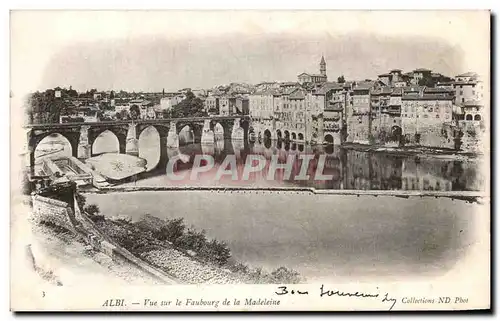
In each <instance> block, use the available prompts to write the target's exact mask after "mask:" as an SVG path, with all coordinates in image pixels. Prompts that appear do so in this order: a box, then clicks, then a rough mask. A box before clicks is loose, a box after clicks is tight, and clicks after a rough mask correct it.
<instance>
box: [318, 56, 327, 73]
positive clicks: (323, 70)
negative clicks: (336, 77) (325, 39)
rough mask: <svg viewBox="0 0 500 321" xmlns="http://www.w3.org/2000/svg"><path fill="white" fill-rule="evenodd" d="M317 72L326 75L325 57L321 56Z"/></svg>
mask: <svg viewBox="0 0 500 321" xmlns="http://www.w3.org/2000/svg"><path fill="white" fill-rule="evenodd" d="M319 73H320V74H321V75H323V76H326V62H325V57H323V56H321V62H320V63H319Z"/></svg>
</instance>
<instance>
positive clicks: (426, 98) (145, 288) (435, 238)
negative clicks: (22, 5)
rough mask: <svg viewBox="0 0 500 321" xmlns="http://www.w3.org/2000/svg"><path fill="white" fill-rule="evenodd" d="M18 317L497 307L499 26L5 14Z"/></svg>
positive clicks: (427, 20) (428, 19)
mask: <svg viewBox="0 0 500 321" xmlns="http://www.w3.org/2000/svg"><path fill="white" fill-rule="evenodd" d="M10 18H11V22H10V31H11V35H10V36H11V39H10V45H11V47H10V49H11V50H10V55H11V57H10V61H11V84H10V86H11V87H10V93H11V95H10V99H11V101H10V103H11V106H10V108H11V147H10V153H11V160H12V161H11V163H12V169H11V198H12V206H11V218H10V220H11V226H10V229H11V257H10V262H11V274H10V278H11V309H12V310H13V311H49V310H50V311H59V310H64V311H399V310H473V309H489V308H490V304H491V303H490V299H491V298H490V273H491V271H490V247H491V245H490V237H491V236H490V205H491V204H490V163H489V162H490V139H489V138H490V12H489V11H439V12H438V11H158V10H156V11H155V10H152V11H64V10H62V11H22V10H21V11H11V15H10Z"/></svg>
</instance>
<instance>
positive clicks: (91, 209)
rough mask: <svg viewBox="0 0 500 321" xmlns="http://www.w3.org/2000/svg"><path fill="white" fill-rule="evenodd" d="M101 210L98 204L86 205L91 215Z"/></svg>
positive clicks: (86, 210) (86, 209)
mask: <svg viewBox="0 0 500 321" xmlns="http://www.w3.org/2000/svg"><path fill="white" fill-rule="evenodd" d="M100 211H101V210H100V209H99V206H97V205H96V204H90V205H87V206H86V207H85V212H87V214H89V215H97V214H99V212H100Z"/></svg>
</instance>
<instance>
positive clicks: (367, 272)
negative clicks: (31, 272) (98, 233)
mask: <svg viewBox="0 0 500 321" xmlns="http://www.w3.org/2000/svg"><path fill="white" fill-rule="evenodd" d="M87 201H88V203H95V204H98V206H99V207H100V209H101V212H102V213H104V214H106V215H128V216H130V217H131V218H132V219H133V220H138V219H140V217H141V216H142V215H144V214H151V215H154V216H157V217H160V218H177V217H182V218H184V220H185V222H186V223H187V224H186V225H187V226H190V225H191V224H192V225H193V226H194V227H196V228H197V229H200V230H201V229H205V230H206V232H207V236H208V237H211V238H216V239H219V240H224V241H226V242H227V243H228V245H229V247H230V248H231V251H232V253H233V256H234V257H235V258H236V259H237V260H239V261H241V262H244V263H246V264H249V265H250V266H253V267H259V266H260V267H263V268H265V269H268V270H271V269H274V268H276V267H279V266H286V267H289V268H293V269H295V270H297V271H299V272H300V274H301V275H303V276H305V277H306V278H307V279H308V280H309V281H311V282H312V281H323V280H335V281H338V282H342V280H349V278H352V277H355V278H356V280H360V281H362V280H363V279H369V278H370V277H373V276H375V275H376V276H377V277H380V278H386V279H388V280H396V279H398V278H401V277H403V276H408V275H412V276H414V277H418V276H422V277H423V276H429V275H440V274H443V273H445V272H446V271H448V270H449V269H450V268H452V267H453V266H454V265H455V264H456V263H457V262H458V261H459V260H460V259H461V258H463V255H464V254H465V252H466V250H467V247H468V246H469V244H470V240H471V236H474V229H475V224H474V222H475V215H479V212H478V211H479V208H480V205H479V204H477V203H473V204H472V203H467V202H465V201H458V200H452V199H445V198H439V199H437V198H434V197H423V198H415V197H411V198H409V199H401V198H397V197H390V196H378V197H374V196H360V197H356V196H346V195H314V194H309V193H290V192H280V193H270V192H232V193H230V192H203V191H173V192H172V191H171V192H168V191H156V192H146V191H140V192H124V193H111V194H88V195H87ZM484 214H485V215H486V214H487V213H484ZM351 281H352V279H351Z"/></svg>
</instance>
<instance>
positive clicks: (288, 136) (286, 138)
mask: <svg viewBox="0 0 500 321" xmlns="http://www.w3.org/2000/svg"><path fill="white" fill-rule="evenodd" d="M284 133H285V141H289V140H290V132H289V131H288V130H285V132H284Z"/></svg>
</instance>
